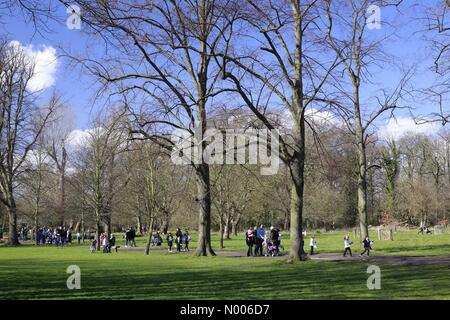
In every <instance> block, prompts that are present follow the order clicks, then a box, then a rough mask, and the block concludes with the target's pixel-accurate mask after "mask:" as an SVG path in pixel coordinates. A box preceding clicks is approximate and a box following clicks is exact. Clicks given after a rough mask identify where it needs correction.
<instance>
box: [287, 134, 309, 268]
mask: <svg viewBox="0 0 450 320" xmlns="http://www.w3.org/2000/svg"><path fill="white" fill-rule="evenodd" d="M299 131H300V132H299V134H298V137H303V138H304V132H305V131H304V126H302V127H300V130H299ZM303 138H300V139H299V141H298V143H297V147H298V151H296V154H295V155H294V156H295V158H294V159H293V161H292V163H291V164H290V174H291V178H292V181H293V183H292V189H291V222H290V233H291V243H292V247H291V251H290V253H289V261H298V260H302V259H304V257H305V256H306V253H305V251H304V239H303V234H302V232H303V191H304V170H305V168H304V164H305V162H304V155H305V151H304V150H305V145H304V139H303Z"/></svg>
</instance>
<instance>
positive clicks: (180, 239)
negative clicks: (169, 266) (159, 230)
mask: <svg viewBox="0 0 450 320" xmlns="http://www.w3.org/2000/svg"><path fill="white" fill-rule="evenodd" d="M175 237H176V243H177V252H181V244H182V243H183V232H182V231H181V229H180V228H177V231H176V233H175Z"/></svg>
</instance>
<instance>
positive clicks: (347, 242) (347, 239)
mask: <svg viewBox="0 0 450 320" xmlns="http://www.w3.org/2000/svg"><path fill="white" fill-rule="evenodd" d="M352 243H353V242H351V241H350V236H349V235H348V234H347V235H346V236H345V237H344V257H345V256H347V252H348V253H350V257H353V255H352V249H351V245H352Z"/></svg>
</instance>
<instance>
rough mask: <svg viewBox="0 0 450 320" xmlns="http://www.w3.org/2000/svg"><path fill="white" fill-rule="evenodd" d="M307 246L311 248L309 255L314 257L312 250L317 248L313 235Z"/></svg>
mask: <svg viewBox="0 0 450 320" xmlns="http://www.w3.org/2000/svg"><path fill="white" fill-rule="evenodd" d="M309 246H310V247H311V250H310V252H309V254H310V255H311V256H312V255H314V249H315V248H317V241H316V236H315V235H312V237H311V241H310V242H309Z"/></svg>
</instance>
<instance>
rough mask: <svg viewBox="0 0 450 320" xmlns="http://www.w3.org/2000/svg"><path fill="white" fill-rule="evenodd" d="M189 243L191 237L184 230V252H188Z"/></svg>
mask: <svg viewBox="0 0 450 320" xmlns="http://www.w3.org/2000/svg"><path fill="white" fill-rule="evenodd" d="M189 241H191V236H190V234H189V231H187V230H186V232H185V233H184V251H186V252H189Z"/></svg>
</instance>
